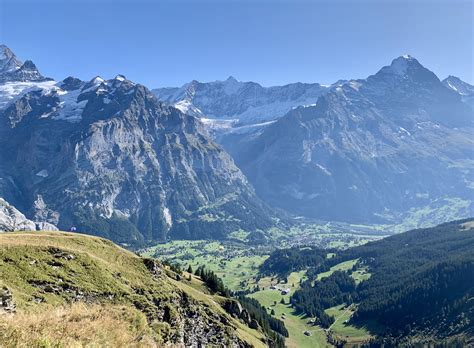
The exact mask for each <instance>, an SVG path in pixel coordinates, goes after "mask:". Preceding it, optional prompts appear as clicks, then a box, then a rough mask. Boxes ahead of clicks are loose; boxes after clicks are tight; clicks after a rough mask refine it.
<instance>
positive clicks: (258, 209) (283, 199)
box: [0, 46, 474, 245]
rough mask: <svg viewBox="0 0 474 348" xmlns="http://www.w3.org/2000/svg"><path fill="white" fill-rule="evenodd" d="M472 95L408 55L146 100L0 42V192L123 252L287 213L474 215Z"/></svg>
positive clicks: (189, 88)
mask: <svg viewBox="0 0 474 348" xmlns="http://www.w3.org/2000/svg"><path fill="white" fill-rule="evenodd" d="M473 90H474V87H473V86H471V85H469V84H467V83H465V82H463V81H462V80H460V79H458V78H456V77H452V76H450V77H448V78H447V79H445V80H443V81H441V80H440V79H439V78H438V77H437V76H436V75H435V74H434V73H433V72H431V71H430V70H428V69H426V68H425V67H423V66H422V65H421V64H420V63H419V62H418V61H417V60H416V59H415V58H413V57H410V56H401V57H399V58H396V59H395V60H393V62H392V63H391V64H390V65H388V66H385V67H383V68H382V69H380V71H378V72H377V73H376V74H374V75H372V76H369V77H368V78H366V79H359V80H347V81H346V80H341V81H338V82H336V83H334V84H331V85H321V84H318V83H314V84H307V83H294V84H289V85H285V86H276V87H263V86H261V85H260V84H258V83H255V82H239V81H237V80H236V79H235V78H233V77H230V78H228V79H227V80H225V81H215V82H210V83H201V82H197V81H192V82H190V83H188V84H185V85H184V86H183V87H181V88H159V89H155V90H153V91H150V90H148V89H147V88H146V87H145V86H142V85H140V84H137V83H134V82H133V81H130V80H128V79H126V78H125V77H124V76H122V75H117V76H116V77H115V78H112V79H103V78H101V77H95V78H93V79H91V80H90V81H82V80H80V79H77V78H74V77H68V78H66V79H64V80H62V81H55V80H53V79H50V78H47V77H44V76H43V75H42V74H41V73H40V72H39V71H38V69H37V68H36V66H35V64H34V63H33V62H31V61H26V62H25V63H23V62H22V61H21V60H20V59H19V58H18V57H16V56H15V54H14V53H13V52H12V51H11V50H10V49H9V48H8V47H6V46H0V197H2V198H3V199H4V200H5V205H7V204H8V206H11V207H16V208H17V209H18V210H20V211H21V212H23V213H24V214H25V215H26V217H27V219H29V221H35V222H34V223H33V224H34V225H35V226H36V227H37V228H42V227H41V226H49V225H45V223H47V224H53V225H56V226H58V227H59V228H60V229H63V230H71V229H72V230H76V231H80V232H86V233H93V234H99V235H101V236H103V237H107V238H110V239H112V240H114V241H116V242H120V243H124V244H129V245H143V244H145V243H149V242H152V241H158V240H165V239H167V238H218V239H221V238H226V236H227V235H228V234H229V233H231V232H234V231H238V230H245V231H249V232H253V231H255V232H258V231H265V230H268V229H269V228H270V227H272V226H275V224H278V222H279V221H280V220H281V219H282V220H286V213H285V212H284V211H287V212H290V213H291V214H294V215H297V216H303V217H307V218H311V219H321V220H337V221H345V222H356V223H396V222H399V221H401V220H402V219H403V218H404V217H406V216H407V214H414V215H417V214H425V215H426V214H428V215H429V217H430V220H431V223H433V222H437V221H438V220H436V219H441V220H443V219H444V220H446V219H448V218H458V217H464V216H469V215H472V214H473V213H474V207H473V205H472V201H473V200H472V198H473V193H472V190H473V189H474V176H473V169H474V167H473V163H474V154H473V151H472V149H473V148H474V147H473V145H474V141H473V140H472V139H473V136H472V135H473V105H472V97H473V95H474V94H473ZM234 161H235V162H234ZM6 202H8V203H6ZM272 207H273V208H278V209H280V210H279V211H280V212H279V213H275V210H274V209H273V208H272ZM446 209H447V210H446ZM11 211H13V210H8V209H7V210H4V213H5V214H6V213H7V212H11ZM419 211H421V213H419ZM439 212H440V213H439ZM438 213H439V214H438ZM443 214H444V215H443ZM448 215H449V216H448ZM277 216H279V218H277ZM10 218H11V216H10ZM4 220H5V221H6V220H8V217H6V218H4ZM8 221H10V220H8ZM31 226H33V225H31Z"/></svg>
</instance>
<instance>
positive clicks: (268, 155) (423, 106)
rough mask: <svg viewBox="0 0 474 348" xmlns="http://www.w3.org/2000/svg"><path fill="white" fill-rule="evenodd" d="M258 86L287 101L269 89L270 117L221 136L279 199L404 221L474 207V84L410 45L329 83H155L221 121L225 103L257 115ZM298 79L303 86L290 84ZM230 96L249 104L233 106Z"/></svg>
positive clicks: (267, 196) (340, 215) (263, 112)
mask: <svg viewBox="0 0 474 348" xmlns="http://www.w3.org/2000/svg"><path fill="white" fill-rule="evenodd" d="M231 85H232V86H238V88H237V87H236V88H230V87H229V86H231ZM246 86H247V87H246ZM250 86H254V87H252V88H255V89H257V90H259V91H261V90H263V91H267V92H268V91H278V93H279V94H280V93H281V94H283V95H285V97H284V98H281V99H279V101H281V100H284V101H285V102H287V103H286V104H285V107H282V108H280V109H278V110H277V111H274V110H275V107H274V105H275V104H274V102H273V100H269V99H265V98H260V99H259V100H258V103H259V112H260V113H259V114H258V115H259V120H261V121H268V120H271V122H267V123H265V124H263V125H262V124H260V127H258V131H254V132H238V131H237V130H238V129H239V128H238V127H235V126H234V128H227V129H225V130H224V131H221V132H220V133H218V134H217V135H216V137H215V138H216V140H217V141H218V142H220V143H221V144H222V145H223V146H224V147H225V148H226V149H227V150H228V151H229V153H230V154H231V155H232V156H233V157H234V159H235V160H236V163H237V164H238V166H239V167H240V168H241V169H242V170H243V172H244V173H245V175H247V177H248V178H249V180H250V182H251V183H252V184H253V186H254V187H255V189H256V191H257V193H258V195H259V196H260V197H261V198H262V199H264V200H265V201H266V202H267V203H269V204H270V205H272V206H275V207H279V208H282V209H284V210H287V211H290V212H292V213H294V214H296V215H301V216H305V217H312V218H317V219H323V220H338V221H348V222H360V223H367V222H372V223H373V222H378V223H394V222H395V223H396V222H399V221H400V220H401V219H403V217H404V216H407V212H412V214H417V212H416V210H417V209H425V212H426V214H428V215H430V219H431V220H433V221H439V222H442V221H443V220H446V218H447V217H446V216H444V215H443V214H441V216H438V217H434V216H432V215H433V212H436V211H441V210H443V208H445V207H446V206H449V207H450V213H449V214H454V216H456V217H463V216H470V215H472V213H473V212H474V207H473V205H472V198H473V192H472V190H473V188H474V186H473V182H474V177H473V166H472V163H473V162H472V160H473V159H474V152H473V149H474V143H473V140H472V139H473V120H474V117H473V109H472V96H473V95H474V94H473V90H474V87H473V86H471V85H469V84H467V83H465V82H463V81H461V80H460V79H459V78H456V77H453V76H450V77H448V78H447V79H445V80H443V81H440V80H439V78H438V77H437V76H436V75H435V74H434V73H433V72H431V71H430V70H428V69H426V68H425V67H423V66H422V65H421V64H420V63H419V62H418V61H417V60H416V59H415V58H413V57H411V56H408V55H405V56H401V57H399V58H397V59H395V60H393V62H392V63H391V64H390V65H388V66H385V67H383V68H382V69H381V70H380V71H378V72H377V73H376V74H374V75H372V76H369V77H368V78H366V79H360V80H349V81H338V82H337V83H334V84H332V85H330V86H327V87H323V86H321V85H319V84H314V85H311V84H306V85H305V84H293V85H288V86H283V87H271V88H267V89H265V88H263V87H259V85H256V84H254V83H241V82H236V81H235V80H227V81H222V82H211V83H208V84H202V83H197V82H195V81H193V82H191V83H190V84H186V85H185V86H183V87H182V88H181V89H164V90H163V89H159V90H155V93H156V94H157V95H158V96H159V97H162V98H164V100H165V101H171V102H173V103H174V105H180V104H183V103H187V104H186V105H187V108H188V109H193V110H196V109H197V110H198V111H199V112H198V115H200V117H203V118H205V122H206V123H208V122H209V121H208V119H209V118H210V119H212V122H219V120H220V117H219V115H220V114H218V113H217V110H224V111H222V115H223V116H224V117H225V118H228V117H231V118H232V117H234V118H238V119H239V122H237V123H235V124H236V125H238V124H240V123H243V124H245V123H251V122H253V121H254V119H253V118H247V117H246V115H247V114H248V110H251V111H253V110H254V108H253V105H251V104H250V103H249V102H248V98H247V94H246V93H244V92H245V91H246V90H247V89H248V88H250ZM257 86H258V87H259V88H258V87H257ZM296 86H299V88H298V91H299V93H298V94H292V93H287V94H285V92H288V91H289V90H293V89H295V88H296ZM167 91H168V92H170V93H168V94H166V93H165V92H167ZM225 91H231V92H227V94H226V93H225ZM171 92H172V93H171ZM263 94H264V93H263V92H261V94H260V95H263ZM170 95H171V96H172V97H170ZM216 96H217V97H216ZM226 96H228V97H226ZM229 96H232V98H233V99H232V100H233V102H232V104H231V105H238V106H239V107H240V109H233V108H231V106H229V103H228V102H227V99H228V98H230V97H229ZM299 96H304V97H302V98H300V97H299ZM226 98H227V99H226ZM216 101H219V102H222V103H224V106H220V108H219V107H218V106H216V105H215V103H216ZM252 101H253V102H255V100H252ZM278 106H282V104H281V103H280V104H278ZM229 110H231V111H229ZM236 110H245V112H243V113H240V114H239V113H238V112H237V111H236ZM246 112H247V114H246ZM282 114H284V115H283V116H282ZM241 120H244V121H243V122H242V121H241ZM254 129H255V128H254ZM434 215H436V213H435V214H434ZM437 218H438V219H439V220H437ZM433 221H432V222H433Z"/></svg>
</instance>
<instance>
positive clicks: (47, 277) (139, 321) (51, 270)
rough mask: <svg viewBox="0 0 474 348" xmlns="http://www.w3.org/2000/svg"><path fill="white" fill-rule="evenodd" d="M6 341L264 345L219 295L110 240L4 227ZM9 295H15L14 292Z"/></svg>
mask: <svg viewBox="0 0 474 348" xmlns="http://www.w3.org/2000/svg"><path fill="white" fill-rule="evenodd" d="M0 274H1V277H0V299H2V301H0V342H2V343H3V345H4V346H7V347H8V346H11V347H13V346H19V345H24V346H28V347H31V346H38V347H40V346H41V347H43V346H64V347H66V346H67V347H69V346H81V345H95V346H101V345H104V344H105V343H107V344H108V345H110V346H130V345H136V346H154V345H155V346H156V345H158V346H160V345H166V344H171V345H177V344H180V345H183V344H185V345H193V344H197V343H198V342H199V343H203V344H205V345H225V346H238V347H247V346H252V345H253V346H257V347H258V346H264V344H263V342H262V341H263V340H264V336H263V334H262V333H261V332H259V331H257V330H252V329H250V328H248V327H247V326H245V325H244V324H242V323H240V322H239V321H237V320H235V319H233V318H232V317H231V316H229V315H228V314H227V313H226V312H225V311H224V310H223V308H222V307H221V305H220V302H221V299H220V298H219V297H218V296H213V295H210V294H208V293H205V292H204V291H201V290H200V289H199V288H197V287H196V286H194V284H193V282H195V281H193V280H191V281H188V280H187V279H184V278H182V279H179V278H180V277H178V276H177V275H176V274H175V273H173V272H172V271H170V270H169V269H167V268H165V267H162V265H161V264H159V263H157V262H156V261H153V260H150V259H143V258H140V257H138V256H136V255H135V254H133V253H131V252H129V251H126V250H124V249H122V248H120V247H117V246H116V245H114V244H113V243H112V242H110V241H107V240H104V239H101V238H96V237H90V236H85V235H78V234H71V233H59V232H48V233H5V234H0ZM10 297H11V299H10Z"/></svg>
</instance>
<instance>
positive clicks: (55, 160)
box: [0, 75, 274, 244]
mask: <svg viewBox="0 0 474 348" xmlns="http://www.w3.org/2000/svg"><path fill="white" fill-rule="evenodd" d="M33 85H34V86H33V88H31V89H28V90H26V91H22V92H21V93H18V94H17V95H15V96H14V98H12V100H10V101H8V103H7V104H6V106H5V107H4V108H3V110H0V112H1V114H0V135H2V139H1V140H0V143H1V145H2V151H0V159H2V168H3V170H4V173H3V178H2V179H3V181H2V182H3V183H4V186H3V188H2V192H0V196H4V198H5V199H7V200H8V201H10V202H12V203H13V204H14V205H15V206H17V207H18V208H20V209H21V210H22V211H24V212H26V213H27V215H28V216H31V217H32V218H34V219H35V220H39V221H46V222H50V223H53V224H55V225H58V227H60V228H62V229H66V230H69V229H71V228H74V229H76V230H77V231H82V232H90V233H102V236H104V237H108V238H111V239H113V240H115V241H118V242H121V243H127V244H130V243H131V244H143V243H144V242H145V241H157V240H164V239H166V238H168V237H172V238H210V237H213V238H225V236H226V234H227V233H230V232H233V231H235V230H239V229H241V228H242V229H246V230H249V231H254V230H256V229H265V228H268V227H270V226H271V225H273V224H274V221H273V220H272V218H271V216H272V212H271V210H270V209H269V208H268V207H266V206H265V205H264V204H263V203H262V202H261V201H260V200H259V199H258V198H257V197H256V196H255V193H254V191H253V189H252V187H251V186H250V185H249V184H248V182H247V179H246V178H245V176H244V175H243V174H242V173H241V171H240V170H239V169H238V168H237V167H236V166H235V164H234V162H233V160H232V159H231V157H230V156H229V155H228V154H227V153H226V152H225V151H224V150H223V149H222V148H221V147H220V146H219V145H217V144H216V143H214V142H213V141H212V140H211V139H210V138H209V137H208V135H207V132H206V131H205V130H204V128H203V125H202V123H201V122H200V121H199V120H198V119H196V118H195V117H193V116H188V115H185V114H183V113H182V112H180V111H179V110H178V109H175V108H173V107H168V106H165V105H163V104H162V103H160V102H158V101H157V100H156V98H155V97H154V95H153V94H152V93H151V92H150V91H149V90H148V89H147V88H146V87H144V86H142V85H139V84H135V83H133V82H132V81H129V80H127V79H126V78H125V77H123V76H122V75H117V76H116V77H115V78H114V79H110V80H104V79H102V78H100V77H96V78H93V79H92V80H91V81H89V82H84V81H80V80H79V79H75V78H73V77H69V78H66V79H65V80H63V81H61V82H59V83H56V82H54V81H47V84H46V85H44V84H40V85H38V84H33ZM12 168H15V170H14V171H12ZM12 186H14V187H16V188H18V189H19V190H18V189H12ZM0 187H2V186H0ZM177 188H179V190H177Z"/></svg>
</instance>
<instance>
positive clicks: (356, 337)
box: [325, 305, 375, 344]
mask: <svg viewBox="0 0 474 348" xmlns="http://www.w3.org/2000/svg"><path fill="white" fill-rule="evenodd" d="M354 311H355V306H354V305H351V306H347V307H345V306H344V305H338V306H335V307H331V308H328V309H326V310H325V312H326V313H327V314H328V315H331V316H333V317H334V319H335V321H334V323H333V324H332V325H331V327H330V330H331V331H332V333H333V334H335V335H336V336H337V337H338V338H341V339H344V340H346V341H347V342H348V343H353V344H355V343H362V342H364V341H367V340H368V339H370V338H371V337H373V335H374V333H375V332H371V331H370V330H374V331H375V326H373V325H372V326H371V329H369V328H368V327H356V326H354V325H353V324H351V322H350V318H351V316H352V315H353V314H354Z"/></svg>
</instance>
